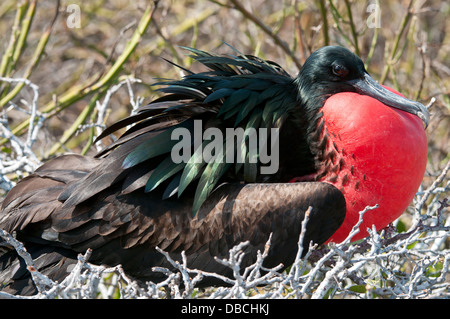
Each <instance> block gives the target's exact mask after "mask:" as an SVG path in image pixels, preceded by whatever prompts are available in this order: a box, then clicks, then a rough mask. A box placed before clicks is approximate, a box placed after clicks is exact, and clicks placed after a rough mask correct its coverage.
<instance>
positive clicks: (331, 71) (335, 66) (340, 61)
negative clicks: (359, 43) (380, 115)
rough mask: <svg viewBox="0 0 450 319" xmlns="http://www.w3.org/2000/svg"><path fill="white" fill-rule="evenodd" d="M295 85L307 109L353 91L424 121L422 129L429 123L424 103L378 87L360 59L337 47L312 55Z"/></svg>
mask: <svg viewBox="0 0 450 319" xmlns="http://www.w3.org/2000/svg"><path fill="white" fill-rule="evenodd" d="M296 83H297V84H298V87H299V90H300V99H301V100H302V102H303V103H304V105H305V106H306V107H310V108H315V107H317V106H320V107H321V106H323V104H324V102H325V100H326V99H327V98H328V97H330V96H332V95H333V94H337V93H340V92H355V93H358V94H362V95H367V96H370V97H372V98H374V99H376V100H378V101H380V102H382V103H383V104H385V105H387V106H390V107H393V108H396V109H399V110H402V111H405V112H408V113H411V114H414V115H416V116H417V117H419V118H420V119H421V120H422V121H423V123H424V125H425V127H427V126H428V123H429V121H430V115H429V113H428V110H427V108H426V107H425V106H424V105H423V104H421V103H419V102H416V101H412V100H409V99H407V98H405V97H403V96H400V95H397V94H395V93H393V92H391V91H389V90H388V89H386V88H385V87H383V86H381V85H380V84H378V83H377V82H376V81H375V80H374V79H373V78H372V77H371V76H370V75H369V73H368V72H367V71H366V69H365V67H364V63H363V62H362V60H361V59H360V58H359V57H358V56H357V55H355V54H354V53H352V52H351V51H349V50H348V49H346V48H343V47H340V46H326V47H322V48H320V49H318V50H317V51H315V52H314V53H312V54H311V55H310V56H309V58H308V59H307V60H306V61H305V64H304V65H303V67H302V69H301V70H300V73H299V74H298V76H297V78H296Z"/></svg>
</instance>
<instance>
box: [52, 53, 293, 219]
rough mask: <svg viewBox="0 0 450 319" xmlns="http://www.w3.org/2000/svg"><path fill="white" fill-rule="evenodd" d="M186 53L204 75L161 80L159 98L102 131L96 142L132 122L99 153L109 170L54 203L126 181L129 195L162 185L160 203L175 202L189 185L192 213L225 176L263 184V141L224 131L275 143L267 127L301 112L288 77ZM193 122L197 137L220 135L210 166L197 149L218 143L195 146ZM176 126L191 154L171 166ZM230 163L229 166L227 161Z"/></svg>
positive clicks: (250, 63) (233, 59) (238, 60)
mask: <svg viewBox="0 0 450 319" xmlns="http://www.w3.org/2000/svg"><path fill="white" fill-rule="evenodd" d="M187 50H189V51H190V53H191V57H193V58H194V59H195V60H197V61H199V62H201V63H202V64H204V65H205V66H206V67H208V69H209V70H207V71H206V72H202V73H193V72H190V71H188V70H185V72H187V73H188V74H187V75H186V76H185V77H183V78H182V79H181V80H177V81H163V82H160V83H159V84H161V85H163V87H162V88H160V91H161V92H163V93H164V95H163V96H162V97H160V98H158V99H156V100H155V101H153V102H152V103H150V104H148V105H146V106H144V107H141V108H140V109H139V110H138V112H137V113H136V114H134V115H132V116H130V117H128V118H126V119H124V120H122V121H119V122H118V123H116V124H114V125H112V126H111V127H110V128H108V129H107V130H105V132H104V133H103V134H102V135H101V136H100V137H99V138H103V137H105V136H107V135H108V134H111V133H113V132H115V131H117V130H120V129H122V128H124V127H126V126H128V125H131V124H134V126H132V127H131V128H130V129H128V130H127V131H126V133H125V134H123V135H122V136H121V137H120V138H119V139H118V140H117V141H116V142H114V143H113V144H111V145H110V146H108V147H107V148H105V149H104V150H103V151H102V152H100V153H99V154H98V156H99V157H105V158H107V159H110V162H109V165H102V167H101V168H99V169H98V170H96V171H94V172H93V173H92V174H90V175H89V176H87V177H86V178H85V179H84V180H81V181H80V182H79V183H78V184H73V185H72V186H71V187H69V188H68V189H67V191H65V192H64V193H63V194H62V195H61V197H60V199H61V200H66V205H75V204H78V203H81V202H82V201H84V200H86V199H88V198H89V197H90V196H92V195H93V194H96V193H98V192H99V191H101V190H103V189H105V188H106V187H109V186H111V185H112V184H114V183H116V182H117V181H121V180H124V179H126V180H127V182H126V183H125V184H126V185H127V186H126V187H125V189H126V190H127V191H129V190H135V189H137V188H139V187H145V190H146V191H147V192H151V191H153V190H154V189H156V188H158V187H159V188H162V187H164V188H165V192H164V193H163V197H164V198H167V197H171V196H175V195H177V196H178V197H179V196H180V195H181V194H182V193H183V192H185V190H186V189H187V188H192V187H195V188H196V191H195V195H194V196H195V200H194V204H193V207H192V210H193V212H194V214H195V212H197V211H198V209H199V208H200V207H201V205H202V203H203V202H204V201H205V200H206V198H207V197H208V196H209V195H210V194H211V192H212V191H213V190H214V189H215V188H216V187H217V185H218V184H219V183H220V181H222V180H223V178H224V177H225V176H228V177H229V179H228V181H236V182H256V181H261V180H262V178H261V174H260V172H259V170H258V168H259V167H260V164H261V159H260V149H261V147H263V143H260V144H257V146H256V148H252V147H253V144H252V145H250V142H249V139H250V137H249V136H251V134H247V135H244V138H242V139H240V140H239V139H237V138H234V137H233V138H232V139H230V138H228V139H227V138H226V137H227V136H226V134H225V133H226V129H227V128H233V129H236V128H240V129H242V131H241V132H258V130H259V129H261V128H265V129H266V132H267V141H271V138H273V139H274V142H275V138H276V136H272V135H271V132H272V131H271V130H270V129H276V128H278V129H279V128H281V127H282V126H283V124H284V122H285V121H286V119H288V118H289V116H290V114H291V113H292V111H293V110H294V109H296V108H298V107H299V103H298V101H297V92H296V86H295V84H294V83H293V79H292V78H291V77H290V76H289V75H288V74H287V73H286V72H285V71H284V70H283V69H282V68H281V67H279V66H278V65H276V64H275V63H272V62H268V61H264V60H261V59H259V58H256V57H253V56H244V55H238V56H217V55H212V54H210V53H207V52H204V51H200V50H196V49H191V48H187ZM196 120H197V121H198V120H199V121H201V123H202V129H201V135H202V136H201V137H203V133H205V131H206V130H207V129H208V128H211V127H215V128H218V129H219V130H221V132H222V133H223V135H224V137H225V138H224V139H223V143H222V144H220V145H219V151H220V150H221V151H222V152H221V153H219V154H221V155H217V156H218V157H217V158H216V160H212V161H208V160H206V159H205V156H203V155H204V153H203V152H202V150H205V149H206V148H208V146H209V147H210V148H209V149H211V148H212V147H213V146H212V145H216V146H217V144H212V143H217V141H215V139H213V138H211V139H210V140H208V139H202V140H201V141H200V142H199V141H198V136H195V135H196V132H195V130H196V127H195V125H196ZM197 123H198V122H197ZM177 129H182V130H185V131H187V132H189V133H190V134H189V136H190V139H189V140H188V142H189V144H188V149H189V151H190V153H189V157H187V158H188V160H183V161H182V162H181V163H176V162H174V161H173V159H172V157H171V151H172V149H173V148H174V146H175V145H176V144H177V143H179V142H180V140H179V139H176V138H172V134H174V133H176V132H177V131H176V130H177ZM194 138H197V140H194ZM184 142H185V141H184ZM267 143H271V142H267ZM230 145H231V146H232V148H231V150H232V151H231V152H232V153H231V157H227V158H226V156H230V154H229V153H227V152H229V151H230ZM220 147H222V149H220ZM227 147H228V148H227ZM264 147H268V146H267V145H265V146H264ZM217 150H218V148H216V151H217ZM238 154H239V158H240V160H238V159H237V156H238ZM220 156H221V158H220ZM230 158H233V160H232V162H233V163H230V162H227V159H230Z"/></svg>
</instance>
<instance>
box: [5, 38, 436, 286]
mask: <svg viewBox="0 0 450 319" xmlns="http://www.w3.org/2000/svg"><path fill="white" fill-rule="evenodd" d="M186 49H187V50H188V51H189V52H190V55H191V56H192V57H193V58H194V59H195V60H197V61H198V62H200V63H202V64H203V65H204V66H206V67H207V70H206V71H204V72H200V73H194V72H191V71H190V70H187V69H184V68H182V70H183V72H185V75H184V77H182V79H180V80H170V81H163V82H162V83H159V84H161V88H160V91H161V92H162V93H163V94H162V96H161V97H159V98H157V99H155V100H154V101H152V102H151V103H150V104H148V105H146V106H143V107H141V108H140V109H139V110H138V112H137V113H135V114H133V115H131V116H129V117H128V118H125V119H123V120H121V121H119V122H117V123H115V124H113V125H112V126H110V127H109V128H107V129H106V130H105V131H104V132H103V133H102V135H101V136H99V139H101V138H104V137H106V136H108V135H109V134H111V133H114V132H116V131H119V130H121V129H123V128H125V127H128V126H131V128H128V129H127V130H126V131H125V133H124V134H123V135H121V137H120V138H118V139H117V140H116V141H115V142H113V143H112V144H110V145H109V146H107V147H106V148H105V149H103V150H102V151H101V152H100V153H99V154H97V155H96V156H95V157H88V156H80V155H75V154H69V155H63V156H61V157H57V158H55V159H52V160H50V161H48V162H47V163H45V164H44V165H43V166H41V167H40V168H39V169H37V170H36V172H35V173H33V174H32V175H30V176H28V177H26V178H24V179H23V180H22V181H20V182H19V183H18V184H17V185H16V186H15V187H14V188H13V189H12V190H11V191H10V192H9V193H8V195H7V197H6V198H5V200H4V201H3V203H2V212H1V215H0V228H2V229H4V230H6V231H8V232H10V233H14V234H15V236H16V237H17V239H18V240H20V241H22V242H23V243H24V245H25V247H26V248H27V250H28V251H29V252H30V254H31V255H32V257H33V258H34V259H35V263H36V267H37V268H38V269H39V270H40V271H42V272H43V273H44V274H47V275H49V276H50V277H51V278H53V279H55V280H61V279H62V278H64V276H66V275H67V269H68V267H69V265H71V264H73V263H75V261H76V258H77V254H79V253H84V252H86V250H87V249H88V248H90V249H92V255H91V257H90V260H89V261H90V262H92V263H94V264H106V265H110V266H112V265H117V264H121V265H122V267H123V269H124V270H125V272H127V273H128V274H129V275H131V276H133V277H134V278H137V279H140V280H152V281H158V280H161V279H163V275H162V274H161V273H156V272H153V271H152V267H154V266H162V267H168V268H171V266H170V264H169V263H168V262H167V261H166V260H165V257H164V256H163V255H161V254H160V253H159V252H157V251H156V250H155V247H156V246H158V247H160V248H161V249H163V250H165V251H167V252H169V253H172V254H173V256H174V258H179V257H178V256H179V253H180V252H181V251H185V253H186V256H187V260H188V266H189V267H190V268H191V269H193V268H196V269H201V270H205V271H214V272H216V273H222V274H224V275H230V273H231V270H230V269H227V268H226V267H224V266H221V265H220V264H218V263H217V262H216V261H215V260H214V256H217V257H220V258H224V257H227V254H228V250H229V249H230V248H231V247H232V246H234V245H236V244H238V243H239V242H243V241H247V240H248V241H250V244H249V246H247V248H246V252H247V255H246V259H245V260H244V261H243V264H242V266H243V267H245V266H246V265H248V264H250V263H252V262H254V260H255V258H256V252H257V251H258V250H263V248H264V244H265V243H266V241H267V239H268V237H269V234H270V233H272V234H273V237H272V246H271V249H270V251H269V255H268V257H267V258H266V260H265V265H266V266H267V267H271V266H275V265H278V264H279V263H283V264H284V265H286V266H287V265H289V263H291V262H292V261H293V259H294V257H295V254H296V252H297V241H298V236H299V234H300V231H301V222H302V220H303V219H304V215H305V211H306V210H307V209H308V207H310V206H311V207H312V211H311V214H310V217H309V222H308V225H307V228H306V237H305V242H306V243H309V242H310V241H312V242H314V243H317V244H319V245H320V244H323V243H326V242H329V241H334V242H340V241H342V240H343V239H344V238H345V237H346V236H347V235H348V233H349V231H350V229H351V228H352V227H353V225H354V224H355V223H356V222H357V220H358V218H359V215H358V213H359V211H360V210H362V209H363V208H364V207H366V206H367V205H375V204H378V205H379V208H378V209H375V210H373V211H370V212H368V213H366V215H365V218H364V222H363V224H362V225H361V231H360V233H359V234H358V235H357V236H355V237H354V238H353V239H354V240H356V239H360V238H363V237H365V236H367V231H366V228H367V227H372V225H374V226H375V227H376V229H378V230H379V229H382V228H384V227H385V226H387V225H388V224H389V223H390V222H392V221H393V220H395V219H396V218H397V217H398V216H399V215H400V214H401V213H402V212H403V211H404V210H405V209H406V207H407V206H408V204H409V203H410V202H411V200H412V198H413V196H414V194H415V192H416V190H417V188H418V187H419V185H420V183H421V181H422V178H423V174H424V171H425V165H426V161H427V141H426V136H425V133H424V131H425V130H424V126H425V127H426V126H427V124H428V122H429V114H428V112H427V109H426V108H425V107H424V106H423V105H422V104H420V103H418V102H414V101H411V100H408V99H406V98H405V97H403V96H401V95H399V93H398V92H393V90H391V89H388V88H385V87H383V86H381V85H379V84H378V83H376V82H375V81H374V80H373V79H372V78H371V77H370V76H369V74H368V73H367V71H366V70H365V68H364V64H363V62H362V61H361V59H360V58H359V57H357V56H356V55H355V54H353V53H352V52H351V51H349V50H347V49H345V48H343V47H338V46H327V47H323V48H321V49H319V50H317V51H315V52H314V53H313V54H312V55H311V56H310V57H309V58H308V59H307V61H306V62H305V64H304V65H303V67H302V69H301V70H300V72H299V74H298V76H297V77H295V78H293V77H291V76H289V75H288V73H287V72H286V71H284V70H283V69H282V68H281V67H280V66H279V65H277V64H276V63H274V62H270V61H265V60H262V59H259V58H257V57H254V56H250V55H243V54H240V53H236V54H235V55H230V56H222V55H215V54H211V53H207V52H204V51H201V50H197V49H192V48H186ZM423 124H424V125H423ZM238 128H241V131H240V132H242V131H243V132H253V133H252V134H246V135H243V138H238V136H237V135H233V136H231V137H230V135H229V134H228V135H227V132H228V131H230V132H231V130H234V131H233V132H234V133H236V131H237V129H238ZM262 129H266V130H265V131H263V130H262ZM208 130H209V131H208ZM227 130H228V131H227ZM208 132H209V133H208ZM214 132H215V133H217V132H219V133H220V132H221V133H223V137H224V138H222V139H219V137H218V135H217V134H213V133H214ZM185 133H187V134H185ZM198 133H200V134H198ZM263 133H264V134H263ZM185 135H186V136H185ZM258 135H259V136H258ZM261 135H262V136H263V137H264V138H261V139H260V136H261ZM255 136H258V139H257V142H256V143H254V140H252V138H255ZM182 137H184V139H182ZM230 141H231V142H230ZM181 142H183V143H181ZM180 143H181V144H180ZM226 143H229V144H226ZM230 145H231V146H233V147H230ZM180 146H182V147H180ZM213 146H214V147H213ZM269 148H270V151H269ZM175 149H176V152H174V150H175ZM207 149H208V150H209V151H210V153H209V154H210V155H211V156H212V157H211V158H209V160H208V159H206V157H205V150H207ZM230 149H231V151H230ZM263 151H264V152H263ZM230 152H231V153H230ZM270 152H272V153H273V155H278V156H273V157H272V163H268V162H267V157H268V155H270V154H269V153H270ZM275 153H277V154H275ZM174 154H175V155H179V157H180V158H184V160H175V159H174ZM225 154H227V155H230V154H231V155H230V157H228V158H227V157H226V155H225ZM263 155H264V156H263ZM239 159H240V160H239ZM269 164H275V168H276V169H275V170H274V171H270V172H268V171H267V170H263V168H268V166H269ZM0 247H1V248H2V249H1V250H0V254H1V256H0V269H1V272H0V283H1V284H2V285H3V286H5V289H7V290H8V291H10V292H14V293H22V294H25V293H32V292H33V291H34V288H33V286H32V282H31V280H30V277H29V274H28V271H27V270H26V267H25V265H24V263H23V261H22V260H21V259H20V258H19V257H18V256H17V254H16V253H15V251H14V250H13V249H12V247H9V246H7V245H6V244H5V243H3V245H2V246H0ZM210 283H211V282H207V281H206V279H205V282H204V284H210Z"/></svg>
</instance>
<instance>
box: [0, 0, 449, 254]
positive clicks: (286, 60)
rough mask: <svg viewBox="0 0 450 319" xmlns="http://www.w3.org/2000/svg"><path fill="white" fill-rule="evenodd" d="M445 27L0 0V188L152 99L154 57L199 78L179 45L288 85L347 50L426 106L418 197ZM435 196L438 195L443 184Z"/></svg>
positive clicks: (442, 101)
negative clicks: (264, 64) (254, 59)
mask: <svg viewBox="0 0 450 319" xmlns="http://www.w3.org/2000/svg"><path fill="white" fill-rule="evenodd" d="M375 8H378V9H379V11H378V12H379V15H377V14H378V13H377V11H374V9H375ZM77 10H79V11H77ZM378 18H379V19H378ZM449 18H450V4H449V3H448V2H447V1H440V0H428V1H424V0H403V1H376V0H370V1H355V0H345V1H336V0H273V1H272V0H270V1H269V0H266V1H264V0H255V1H239V0H209V1H208V0H198V1H194V0H161V1H158V2H157V6H155V2H153V1H124V0H94V1H75V0H62V1H55V0H53V1H51V0H41V1H33V0H28V1H25V0H23V1H16V0H3V1H1V3H0V43H1V44H0V54H1V55H0V58H1V62H0V77H1V79H2V81H0V108H1V109H2V111H1V112H2V120H1V122H0V124H1V125H2V135H1V136H0V137H1V140H0V147H1V150H0V177H1V183H0V186H1V189H2V191H3V192H4V193H5V192H7V191H8V190H9V189H10V187H11V186H13V185H14V183H15V182H16V181H17V179H19V178H21V177H23V176H24V175H26V174H28V173H30V172H32V171H33V170H34V169H35V168H36V167H37V166H38V165H39V164H40V163H42V162H44V161H45V160H47V159H49V158H50V157H53V156H56V155H58V154H62V153H65V152H76V153H83V154H94V153H95V151H96V147H95V146H94V145H92V141H93V138H95V136H96V135H97V134H98V129H101V128H102V127H104V125H108V124H111V123H113V122H114V121H117V120H118V119H120V118H123V117H125V116H126V115H128V114H129V113H130V112H132V109H133V106H134V107H135V106H136V105H139V104H141V103H146V102H147V101H150V99H151V98H153V97H155V96H157V93H156V92H155V89H156V88H155V87H152V86H151V84H152V83H154V82H155V81H156V80H155V79H157V78H178V77H180V72H179V70H178V69H176V68H174V67H173V66H172V65H171V64H169V63H167V62H166V61H164V59H162V58H165V59H168V60H171V61H173V62H175V63H178V64H181V65H184V66H188V67H192V68H193V69H194V70H198V67H199V66H198V65H196V64H193V65H192V66H191V63H192V61H191V59H190V58H189V57H187V56H186V55H185V52H183V50H182V49H181V48H180V47H179V46H193V47H196V48H199V49H203V50H208V51H212V52H216V53H223V54H232V51H231V49H230V48H229V47H227V46H226V45H224V42H225V43H228V44H230V45H232V46H234V47H235V48H237V49H238V50H240V51H241V52H243V53H247V54H253V55H257V56H259V57H261V58H264V59H269V60H273V61H276V62H277V63H279V64H280V65H281V66H283V67H284V68H285V69H286V70H287V71H288V72H289V73H290V74H291V75H293V76H295V75H296V73H297V72H298V70H299V68H301V65H302V63H303V62H304V61H305V59H306V58H307V57H308V56H309V54H310V53H311V52H312V51H314V50H315V49H317V48H319V47H321V46H323V45H328V44H330V45H336V44H337V45H342V46H346V47H348V48H349V49H351V50H352V51H354V52H355V53H357V54H358V55H359V56H360V57H361V58H362V59H363V61H365V63H366V66H367V69H368V71H369V73H370V74H371V75H372V76H373V77H374V78H375V79H377V80H379V81H380V82H381V83H383V84H385V85H388V86H391V87H394V88H395V89H397V90H398V91H400V92H401V93H402V94H404V95H405V96H407V97H409V98H411V99H415V100H419V101H420V102H422V103H423V104H425V105H427V104H430V105H431V106H430V111H431V113H432V117H431V123H430V125H429V127H428V129H427V135H428V140H429V163H428V167H427V173H426V176H425V177H424V183H423V184H424V189H426V188H427V187H428V186H430V185H431V184H432V183H433V182H434V181H435V180H436V178H437V176H440V175H441V176H442V172H443V171H445V172H446V170H448V165H449V164H448V163H449V132H450V130H449V124H450V22H449ZM118 84H120V86H116V85H118ZM36 93H39V94H38V95H36ZM33 106H34V107H35V108H33ZM102 107H103V108H102ZM30 118H31V119H32V120H31V121H30ZM30 123H31V127H30ZM18 145H19V146H20V147H18ZM97 147H101V146H97ZM20 158H22V159H23V160H21V161H20V160H18V159H20ZM13 159H14V161H13ZM437 186H439V187H441V188H442V191H441V192H440V194H441V199H442V198H443V197H444V198H445V197H448V177H445V174H444V177H443V178H442V179H441V180H440V182H439V183H438V185H437ZM441 212H444V213H445V214H447V215H445V216H448V207H447V208H445V207H444V210H442V209H441ZM411 214H412V213H411ZM411 214H408V213H406V214H405V215H404V216H403V217H402V219H401V221H400V222H399V223H398V224H397V226H398V227H399V228H402V227H403V228H404V229H407V227H408V223H410V220H411ZM444 244H445V249H448V246H449V240H448V238H447V240H446V241H445V240H444Z"/></svg>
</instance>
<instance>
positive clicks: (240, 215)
mask: <svg viewBox="0 0 450 319" xmlns="http://www.w3.org/2000/svg"><path fill="white" fill-rule="evenodd" d="M102 160H103V159H100V160H95V159H92V158H89V157H82V156H77V155H67V156H63V157H60V158H57V159H54V160H52V161H49V162H48V163H47V164H45V166H43V167H42V168H41V169H40V170H39V171H38V172H36V173H35V174H32V175H30V177H29V178H27V179H25V180H23V181H21V182H20V183H19V184H18V186H19V188H18V190H17V192H16V193H15V196H14V198H7V201H6V202H5V203H4V207H3V214H4V215H3V216H5V217H4V218H0V227H1V228H2V229H5V230H7V231H9V232H12V231H15V232H16V233H17V238H18V239H19V240H21V241H23V242H26V243H27V247H29V250H30V253H34V250H33V249H34V248H33V247H34V246H32V245H37V246H36V247H37V249H38V250H39V251H40V249H41V248H42V247H54V248H55V249H59V250H58V251H60V252H61V254H62V255H63V256H65V257H67V258H73V259H76V254H77V253H84V252H85V251H86V250H87V249H89V248H90V249H92V257H91V259H90V261H91V262H93V263H104V264H107V265H116V264H122V266H123V267H124V269H125V270H126V271H127V272H129V273H130V274H131V275H135V276H137V277H139V278H148V279H149V280H154V279H155V278H154V277H153V276H157V274H155V273H154V272H153V271H152V270H151V269H152V267H153V266H155V265H159V266H162V267H170V264H168V262H167V260H165V259H164V257H163V256H162V255H161V254H159V253H158V252H157V251H156V250H155V246H158V247H160V248H161V249H163V250H165V251H167V252H171V253H175V254H176V255H177V256H178V257H179V255H178V254H179V253H180V252H181V251H185V252H186V255H187V258H188V266H189V267H191V268H192V269H194V268H197V269H202V270H205V271H218V269H219V268H220V269H219V270H220V271H219V272H222V271H223V272H224V273H226V269H222V268H223V267H222V266H220V264H219V263H217V262H216V261H215V259H214V257H215V256H218V257H221V258H226V257H227V253H228V251H229V249H230V248H232V247H233V246H234V245H236V244H237V243H240V242H244V241H249V246H248V248H247V250H246V252H247V253H248V256H246V257H245V258H246V260H245V263H244V265H242V266H244V267H245V266H246V265H249V264H251V263H253V262H254V261H255V258H256V254H257V251H258V250H259V251H262V250H264V244H265V243H266V241H267V239H268V236H269V234H270V233H272V234H273V236H272V244H271V249H270V253H269V256H268V257H267V260H266V264H265V265H266V266H275V265H277V264H278V263H280V262H283V263H284V265H285V266H287V265H289V263H290V262H292V260H293V258H294V257H295V253H296V251H297V250H296V247H297V241H298V238H299V234H300V232H301V229H302V227H301V222H302V220H303V219H304V216H305V212H306V211H307V209H308V207H309V206H311V207H312V211H311V214H310V216H309V222H308V224H307V228H306V234H305V241H304V243H305V245H307V244H308V243H309V241H313V242H314V243H317V244H322V243H323V242H325V241H326V240H327V239H328V238H329V237H330V236H331V235H332V234H333V233H334V232H335V231H336V229H337V228H338V227H339V226H340V225H341V223H342V221H343V218H344V216H345V206H346V205H345V199H344V197H343V195H342V193H341V192H340V191H339V190H338V189H336V188H335V187H334V186H332V185H329V184H326V183H318V182H313V183H271V184H261V183H252V184H222V185H221V186H219V187H218V188H217V189H216V190H215V191H214V192H213V193H212V194H211V195H210V196H209V197H208V198H207V199H206V201H205V202H204V205H202V207H201V208H200V209H199V211H198V213H197V215H196V216H192V214H190V212H191V208H190V207H192V203H193V198H189V197H184V198H182V199H174V198H169V199H168V200H165V201H162V200H160V196H161V193H158V192H150V193H144V192H143V190H142V189H141V190H140V191H136V192H133V194H132V196H130V195H128V196H124V195H122V196H121V195H118V193H120V188H121V186H120V185H119V184H117V185H115V186H114V187H110V188H108V189H106V190H105V191H102V192H100V193H99V194H97V196H94V197H92V198H91V199H89V200H87V201H85V202H83V203H81V204H79V205H76V206H71V207H64V205H63V203H62V202H60V201H58V200H57V199H56V197H57V196H58V193H59V192H61V191H63V190H64V189H65V188H66V187H67V185H70V177H72V178H77V176H75V175H77V174H79V175H83V174H88V173H87V172H86V169H87V168H88V167H89V166H96V165H98V162H99V161H100V162H101V161H102ZM64 163H68V164H69V163H70V165H71V167H72V168H73V172H74V173H71V174H72V175H73V176H71V175H70V174H69V175H66V176H68V177H67V178H61V177H59V176H61V175H64V174H66V171H67V168H66V167H64ZM63 173H64V174H63ZM74 174H75V175H74ZM30 245H31V246H30ZM27 249H28V248H27ZM306 250H307V247H305V250H304V252H305V251H306ZM136 258H137V259H136ZM1 260H2V259H1V258H0V261H1ZM40 260H41V261H42V267H43V268H46V267H47V268H48V269H50V267H54V265H50V264H49V263H54V260H53V259H49V260H47V259H45V258H41V259H40ZM39 265H40V264H39ZM221 267H222V268H221ZM54 269H55V271H56V269H59V268H58V267H56V268H54ZM15 271H18V268H17V269H16V270H14V271H13V272H15ZM49 271H50V270H49ZM21 273H22V272H21ZM16 276H18V273H17V274H16ZM155 280H156V279H155Z"/></svg>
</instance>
